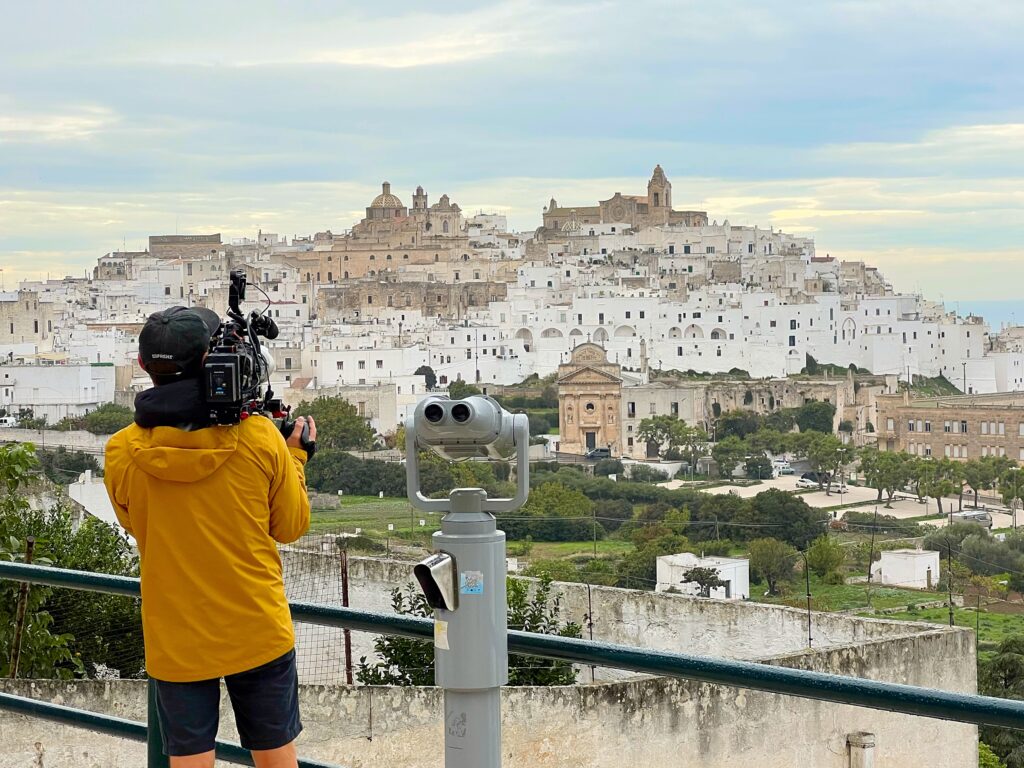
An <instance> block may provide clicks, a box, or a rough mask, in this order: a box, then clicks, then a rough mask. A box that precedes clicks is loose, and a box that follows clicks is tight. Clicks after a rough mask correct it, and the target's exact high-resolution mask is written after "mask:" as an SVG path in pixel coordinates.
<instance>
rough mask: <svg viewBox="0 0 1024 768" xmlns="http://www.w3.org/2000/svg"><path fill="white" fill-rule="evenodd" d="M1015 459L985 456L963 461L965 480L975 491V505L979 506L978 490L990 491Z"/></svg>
mask: <svg viewBox="0 0 1024 768" xmlns="http://www.w3.org/2000/svg"><path fill="white" fill-rule="evenodd" d="M1013 465H1014V464H1013V461H1012V460H1011V459H1009V458H1008V457H1006V456H983V457H981V458H980V459H970V460H968V461H965V462H964V463H963V465H962V466H963V473H964V482H965V483H966V484H967V486H968V487H969V488H970V489H971V490H972V491H973V492H974V506H975V508H977V506H978V492H979V491H989V490H992V489H993V488H995V487H996V484H997V482H998V481H999V479H1000V478H1001V477H1002V476H1003V474H1004V473H1005V472H1006V470H1008V469H1010V467H1012V466H1013Z"/></svg>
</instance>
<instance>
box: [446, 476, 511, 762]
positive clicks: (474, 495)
mask: <svg viewBox="0 0 1024 768" xmlns="http://www.w3.org/2000/svg"><path fill="white" fill-rule="evenodd" d="M449 498H450V500H451V511H450V512H448V513H447V514H446V515H445V516H444V517H443V518H442V519H441V530H440V531H438V532H437V533H435V534H434V550H435V551H437V552H445V553H447V554H449V555H451V556H452V557H453V558H454V560H455V567H456V569H457V575H456V585H457V587H458V591H459V594H458V607H457V609H456V610H454V611H447V610H444V609H443V608H438V609H436V610H435V612H434V659H435V671H434V679H435V682H436V683H437V685H438V686H440V687H442V688H444V755H445V762H444V764H445V767H446V768H500V766H501V686H503V685H505V684H507V683H508V599H507V597H506V594H505V577H506V567H505V533H504V531H499V530H497V523H496V522H495V519H494V515H492V514H491V513H489V512H484V511H483V503H484V500H485V499H486V498H487V494H486V492H485V491H483V490H482V489H480V488H457V489H455V490H454V491H452V492H451V494H450V496H449Z"/></svg>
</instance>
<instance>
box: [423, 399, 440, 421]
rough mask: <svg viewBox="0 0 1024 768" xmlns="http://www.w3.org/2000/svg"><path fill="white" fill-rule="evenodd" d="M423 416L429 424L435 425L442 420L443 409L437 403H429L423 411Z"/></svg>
mask: <svg viewBox="0 0 1024 768" xmlns="http://www.w3.org/2000/svg"><path fill="white" fill-rule="evenodd" d="M423 415H424V416H425V417H426V419H427V421H429V422H430V423H431V424H437V422H439V421H440V420H441V419H443V418H444V408H442V407H441V406H440V405H438V404H437V403H431V404H430V405H428V406H427V407H426V408H424V409H423Z"/></svg>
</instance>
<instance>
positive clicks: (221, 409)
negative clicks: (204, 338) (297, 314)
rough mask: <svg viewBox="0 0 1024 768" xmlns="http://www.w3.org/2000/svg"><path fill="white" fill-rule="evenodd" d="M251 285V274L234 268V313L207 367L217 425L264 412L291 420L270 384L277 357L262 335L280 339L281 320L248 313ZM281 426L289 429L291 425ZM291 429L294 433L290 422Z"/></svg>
mask: <svg viewBox="0 0 1024 768" xmlns="http://www.w3.org/2000/svg"><path fill="white" fill-rule="evenodd" d="M245 286H246V279H245V272H243V271H242V270H241V269H233V270H231V287H230V290H229V292H228V317H227V319H226V320H224V321H223V322H221V324H220V328H219V329H218V330H217V332H216V333H215V334H214V335H213V337H212V338H211V339H210V353H209V354H208V355H207V357H206V363H205V365H204V366H203V368H204V370H203V378H204V382H205V386H204V393H205V397H206V402H207V404H208V405H209V407H210V418H211V419H212V420H213V421H214V422H215V423H217V424H237V423H238V422H239V421H241V420H243V419H247V418H249V416H251V415H252V414H254V413H260V414H263V415H266V416H270V417H271V418H278V419H285V422H286V423H287V417H288V413H289V411H290V410H291V409H290V407H286V406H284V405H283V404H282V403H281V400H280V399H279V398H276V397H274V392H273V390H271V389H270V386H269V384H270V375H271V374H272V373H273V372H274V360H273V358H272V357H270V355H269V354H268V353H267V352H266V350H264V349H263V348H262V347H261V346H260V336H262V337H264V338H266V339H276V338H277V335H278V328H277V324H276V323H275V322H274V321H273V319H272V318H271V317H270V316H269V315H267V314H265V313H266V311H267V310H266V309H264V310H263V312H257V311H255V310H253V311H252V312H250V313H249V316H248V317H246V316H245V315H243V314H242V310H241V308H240V306H239V305H240V304H241V302H243V301H245ZM268 306H269V302H268ZM264 386H266V387H267V389H266V393H264V391H263V387H264ZM281 426H282V432H284V426H285V425H284V424H282V425H281ZM288 431H289V432H290V431H291V429H290V426H289V429H288Z"/></svg>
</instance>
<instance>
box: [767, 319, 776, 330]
mask: <svg viewBox="0 0 1024 768" xmlns="http://www.w3.org/2000/svg"><path fill="white" fill-rule="evenodd" d="M776 325H777V323H776V322H775V321H774V320H769V321H768V327H769V328H774V327H775V326H776Z"/></svg>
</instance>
